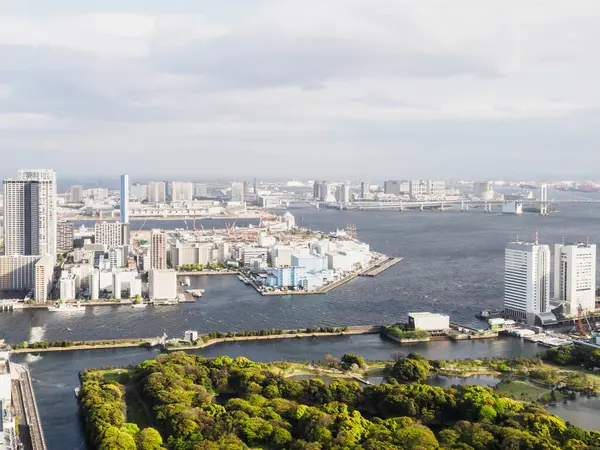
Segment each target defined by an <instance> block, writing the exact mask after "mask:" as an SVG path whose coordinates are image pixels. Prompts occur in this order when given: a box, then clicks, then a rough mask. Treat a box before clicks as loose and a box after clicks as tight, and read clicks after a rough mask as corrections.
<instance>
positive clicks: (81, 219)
mask: <svg viewBox="0 0 600 450" xmlns="http://www.w3.org/2000/svg"><path fill="white" fill-rule="evenodd" d="M267 216H268V215H267ZM264 217H265V214H252V215H245V216H200V217H199V216H167V217H164V216H131V215H130V216H129V220H130V221H132V220H139V221H152V220H194V219H195V220H206V219H210V220H218V219H224V220H234V219H237V220H240V219H262V218H264ZM268 217H276V216H275V215H273V216H268ZM61 220H66V221H68V222H118V221H119V218H118V217H110V218H103V219H101V218H100V217H87V216H85V217H63V218H61ZM142 231H144V230H142Z"/></svg>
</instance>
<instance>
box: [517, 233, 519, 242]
mask: <svg viewBox="0 0 600 450" xmlns="http://www.w3.org/2000/svg"><path fill="white" fill-rule="evenodd" d="M518 242H519V233H517V243H518Z"/></svg>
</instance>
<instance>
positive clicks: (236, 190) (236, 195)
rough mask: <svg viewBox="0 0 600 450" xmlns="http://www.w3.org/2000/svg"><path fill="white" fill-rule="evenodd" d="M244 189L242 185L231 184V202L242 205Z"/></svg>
mask: <svg viewBox="0 0 600 450" xmlns="http://www.w3.org/2000/svg"><path fill="white" fill-rule="evenodd" d="M245 195H246V189H245V185H244V183H231V195H230V197H231V201H232V202H239V203H244V201H245V199H246V197H245Z"/></svg>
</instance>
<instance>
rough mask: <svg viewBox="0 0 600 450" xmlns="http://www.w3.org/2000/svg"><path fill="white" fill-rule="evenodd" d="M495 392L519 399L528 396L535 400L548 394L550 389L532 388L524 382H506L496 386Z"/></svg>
mask: <svg viewBox="0 0 600 450" xmlns="http://www.w3.org/2000/svg"><path fill="white" fill-rule="evenodd" d="M496 391H497V392H499V393H502V394H508V395H513V396H514V397H515V398H517V399H519V398H521V396H525V395H526V396H528V397H529V398H531V399H534V400H535V399H536V398H538V397H540V396H541V395H543V394H545V393H546V392H549V391H550V389H546V388H541V387H537V386H534V385H533V384H530V383H527V382H525V381H510V380H509V381H506V382H502V383H500V384H498V386H497V388H496Z"/></svg>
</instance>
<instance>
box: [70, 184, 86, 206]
mask: <svg viewBox="0 0 600 450" xmlns="http://www.w3.org/2000/svg"><path fill="white" fill-rule="evenodd" d="M83 192H84V191H83V186H80V185H76V186H71V188H70V189H69V197H70V198H69V200H70V201H71V203H82V202H83Z"/></svg>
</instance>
